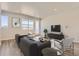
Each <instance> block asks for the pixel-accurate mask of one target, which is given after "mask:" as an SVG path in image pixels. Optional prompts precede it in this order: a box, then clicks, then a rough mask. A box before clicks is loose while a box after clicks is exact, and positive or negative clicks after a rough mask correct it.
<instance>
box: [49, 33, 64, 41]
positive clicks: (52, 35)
mask: <svg viewBox="0 0 79 59" xmlns="http://www.w3.org/2000/svg"><path fill="white" fill-rule="evenodd" d="M48 38H50V39H57V40H62V39H63V38H64V35H63V34H62V33H60V34H57V33H56V34H55V33H48Z"/></svg>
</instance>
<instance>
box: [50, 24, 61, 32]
mask: <svg viewBox="0 0 79 59" xmlns="http://www.w3.org/2000/svg"><path fill="white" fill-rule="evenodd" d="M51 32H61V26H60V25H51Z"/></svg>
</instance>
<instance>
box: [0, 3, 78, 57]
mask: <svg viewBox="0 0 79 59" xmlns="http://www.w3.org/2000/svg"><path fill="white" fill-rule="evenodd" d="M0 6H1V7H0V15H1V19H0V46H1V47H0V50H1V51H3V52H1V53H0V55H3V56H5V55H10V54H9V53H10V51H8V52H5V49H6V51H7V50H8V49H9V48H8V49H7V47H6V46H8V45H10V44H11V46H12V42H15V41H16V40H15V38H16V36H17V35H16V34H19V35H21V36H22V35H24V36H27V35H29V36H35V39H36V41H38V38H36V36H38V37H39V40H40V38H42V39H45V38H43V37H45V36H46V35H45V33H44V30H45V29H46V31H47V32H48V33H54V32H53V31H51V26H52V25H60V27H61V30H60V31H59V32H57V33H58V34H61V33H63V35H64V39H63V40H65V41H64V42H65V43H63V45H65V46H64V47H63V48H66V46H67V45H68V44H69V45H68V48H69V49H70V48H72V49H73V51H72V50H70V51H71V54H69V53H70V52H68V54H67V55H68V56H69V55H72V56H75V55H77V56H78V55H79V52H78V50H79V48H78V44H79V42H78V38H79V28H78V25H79V22H78V19H79V16H78V15H79V8H78V7H79V3H78V2H0ZM46 34H47V33H46ZM55 34H56V32H55ZM21 39H23V38H21ZM46 39H47V38H46ZM52 39H54V38H52ZM69 40H70V42H69ZM7 41H8V43H5V42H7ZM22 43H24V42H21V44H22ZM48 43H49V42H48ZM48 43H47V46H45V48H46V47H50V46H49V45H50V43H49V45H48ZM3 44H5V48H2V46H4V45H3ZM13 44H14V43H13ZM15 44H16V42H15ZM51 44H54V43H53V42H52V43H51ZM16 45H17V44H16ZM72 45H73V46H74V47H73V46H72ZM13 46H14V45H13ZM71 46H72V47H71ZM13 48H14V47H13ZM21 48H22V47H21ZM76 48H77V49H76ZM24 49H25V48H24ZM17 50H18V47H17ZM50 50H51V51H52V49H51V48H50ZM11 51H14V50H11ZM23 51H24V50H23ZM27 51H28V50H27ZM41 51H42V50H41ZM53 51H54V50H53ZM53 51H52V53H50V54H52V56H53V55H54V53H55V55H56V52H57V51H56V50H55V51H56V52H53ZM24 52H25V51H24ZM32 52H33V51H32ZM19 53H20V52H17V53H14V52H13V53H11V55H15V56H16V55H20V54H19ZM26 53H27V52H26ZM26 53H24V54H25V56H26V55H28V54H26ZM63 53H64V52H63ZM24 54H22V55H24ZM39 54H40V53H39ZM50 54H49V55H50ZM64 54H65V53H64ZM20 56H21V55H20Z"/></svg>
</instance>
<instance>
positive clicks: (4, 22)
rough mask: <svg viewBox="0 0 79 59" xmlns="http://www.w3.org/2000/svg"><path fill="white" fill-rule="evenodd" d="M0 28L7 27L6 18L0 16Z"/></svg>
mask: <svg viewBox="0 0 79 59" xmlns="http://www.w3.org/2000/svg"><path fill="white" fill-rule="evenodd" d="M1 27H8V16H1Z"/></svg>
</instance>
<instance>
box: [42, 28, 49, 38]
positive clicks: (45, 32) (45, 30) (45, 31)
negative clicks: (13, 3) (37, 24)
mask: <svg viewBox="0 0 79 59" xmlns="http://www.w3.org/2000/svg"><path fill="white" fill-rule="evenodd" d="M43 32H44V34H45V35H44V37H45V38H47V33H48V30H47V29H44V31H43Z"/></svg>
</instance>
